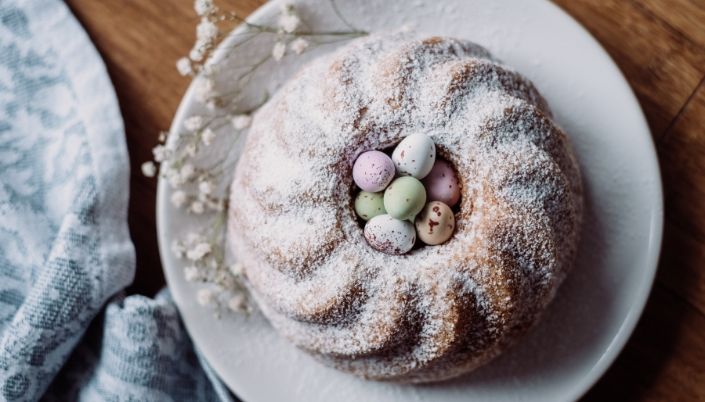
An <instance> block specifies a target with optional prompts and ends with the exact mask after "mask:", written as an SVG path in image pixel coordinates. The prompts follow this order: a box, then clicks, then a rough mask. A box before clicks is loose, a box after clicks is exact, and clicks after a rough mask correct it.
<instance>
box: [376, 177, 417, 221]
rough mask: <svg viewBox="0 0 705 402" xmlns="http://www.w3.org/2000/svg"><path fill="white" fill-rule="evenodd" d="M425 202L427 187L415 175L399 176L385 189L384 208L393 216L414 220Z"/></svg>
mask: <svg viewBox="0 0 705 402" xmlns="http://www.w3.org/2000/svg"><path fill="white" fill-rule="evenodd" d="M424 204H426V189H424V187H423V184H421V182H420V181H418V180H417V179H415V178H413V177H409V176H403V177H398V178H397V179H395V180H394V181H393V182H392V184H390V185H389V187H387V189H386V190H385V191H384V209H385V210H386V211H387V213H388V214H389V215H391V216H392V217H393V218H397V219H409V220H413V219H414V216H416V214H418V213H419V211H421V209H422V208H423V206H424Z"/></svg>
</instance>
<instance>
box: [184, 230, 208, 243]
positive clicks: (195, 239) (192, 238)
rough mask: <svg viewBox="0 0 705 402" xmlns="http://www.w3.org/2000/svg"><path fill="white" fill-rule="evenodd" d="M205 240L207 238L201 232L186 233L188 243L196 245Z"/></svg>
mask: <svg viewBox="0 0 705 402" xmlns="http://www.w3.org/2000/svg"><path fill="white" fill-rule="evenodd" d="M203 242H205V238H204V237H203V235H201V234H200V233H196V232H189V233H188V234H187V235H186V244H190V245H195V244H198V243H203Z"/></svg>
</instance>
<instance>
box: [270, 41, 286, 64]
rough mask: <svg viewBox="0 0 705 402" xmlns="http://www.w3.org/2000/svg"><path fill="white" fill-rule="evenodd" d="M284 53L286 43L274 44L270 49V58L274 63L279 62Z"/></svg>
mask: <svg viewBox="0 0 705 402" xmlns="http://www.w3.org/2000/svg"><path fill="white" fill-rule="evenodd" d="M285 53H286V43H284V42H277V43H275V44H274V47H273V48H272V58H273V59H274V60H275V61H279V60H281V59H283V58H284V54H285Z"/></svg>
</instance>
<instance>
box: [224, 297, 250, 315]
mask: <svg viewBox="0 0 705 402" xmlns="http://www.w3.org/2000/svg"><path fill="white" fill-rule="evenodd" d="M246 301H247V299H245V295H243V294H242V293H238V294H236V295H235V296H233V297H231V298H230V300H228V308H229V309H230V310H232V311H235V312H243V311H245V310H246V308H245V307H246V305H247V304H246Z"/></svg>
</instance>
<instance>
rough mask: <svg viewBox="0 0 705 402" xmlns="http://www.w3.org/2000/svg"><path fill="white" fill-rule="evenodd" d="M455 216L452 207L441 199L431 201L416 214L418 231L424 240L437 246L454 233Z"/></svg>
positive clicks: (420, 237)
mask: <svg viewBox="0 0 705 402" xmlns="http://www.w3.org/2000/svg"><path fill="white" fill-rule="evenodd" d="M454 229H455V217H454V216H453V211H451V210H450V207H449V206H448V205H446V204H444V203H442V202H440V201H431V202H429V203H428V204H426V206H425V207H424V209H423V210H422V211H421V213H420V214H418V215H417V216H416V233H417V234H418V236H419V239H421V241H422V242H424V243H426V244H428V245H431V246H436V245H438V244H443V243H445V242H446V241H447V240H448V239H450V237H451V236H452V235H453V230H454Z"/></svg>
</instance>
